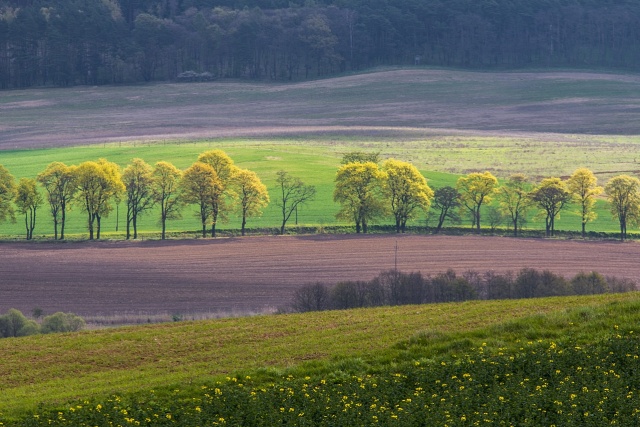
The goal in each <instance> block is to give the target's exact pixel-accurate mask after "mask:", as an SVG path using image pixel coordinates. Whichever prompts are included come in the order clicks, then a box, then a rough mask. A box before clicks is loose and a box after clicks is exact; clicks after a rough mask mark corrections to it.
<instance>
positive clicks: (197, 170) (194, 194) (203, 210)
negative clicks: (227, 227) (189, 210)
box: [180, 162, 222, 237]
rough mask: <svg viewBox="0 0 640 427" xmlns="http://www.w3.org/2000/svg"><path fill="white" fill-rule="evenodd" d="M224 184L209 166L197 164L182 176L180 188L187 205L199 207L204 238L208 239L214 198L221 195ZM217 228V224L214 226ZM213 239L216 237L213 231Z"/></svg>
mask: <svg viewBox="0 0 640 427" xmlns="http://www.w3.org/2000/svg"><path fill="white" fill-rule="evenodd" d="M221 187H222V184H221V182H220V178H218V174H216V171H215V170H214V169H213V168H212V167H211V166H210V165H207V164H204V163H202V162H196V163H194V164H193V165H191V166H190V167H189V168H187V170H185V171H184V174H183V175H182V180H181V181H180V188H181V192H182V199H183V200H184V202H185V203H188V204H195V205H197V206H198V214H197V215H198V218H199V219H200V223H201V224H202V237H207V223H208V222H209V221H210V218H211V212H212V207H211V206H212V201H211V200H212V198H213V197H215V195H216V194H220V189H221ZM214 227H215V224H214ZM212 237H215V234H214V232H213V231H212Z"/></svg>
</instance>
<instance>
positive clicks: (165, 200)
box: [151, 161, 182, 240]
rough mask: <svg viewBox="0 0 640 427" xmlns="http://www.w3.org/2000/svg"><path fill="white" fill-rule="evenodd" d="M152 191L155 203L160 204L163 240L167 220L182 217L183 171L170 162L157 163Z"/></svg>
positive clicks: (153, 175) (153, 173)
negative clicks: (181, 187)
mask: <svg viewBox="0 0 640 427" xmlns="http://www.w3.org/2000/svg"><path fill="white" fill-rule="evenodd" d="M152 178H153V180H152V183H151V191H152V197H153V200H154V201H155V203H157V204H159V205H160V225H161V226H162V240H164V239H165V238H166V231H167V220H168V219H175V218H179V217H180V203H179V202H180V198H179V193H180V180H181V179H182V171H180V169H178V168H177V167H175V166H174V165H172V164H171V163H169V162H164V161H162V162H158V163H156V165H155V167H154V169H153V172H152Z"/></svg>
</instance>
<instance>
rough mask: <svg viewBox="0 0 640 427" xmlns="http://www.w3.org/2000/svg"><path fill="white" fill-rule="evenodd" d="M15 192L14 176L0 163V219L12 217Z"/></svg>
mask: <svg viewBox="0 0 640 427" xmlns="http://www.w3.org/2000/svg"><path fill="white" fill-rule="evenodd" d="M15 192H16V183H15V178H14V177H13V175H11V174H10V173H9V171H8V170H7V168H5V167H4V166H2V165H0V221H6V220H7V219H12V220H13V219H14V215H15V213H14V211H13V198H14V197H15Z"/></svg>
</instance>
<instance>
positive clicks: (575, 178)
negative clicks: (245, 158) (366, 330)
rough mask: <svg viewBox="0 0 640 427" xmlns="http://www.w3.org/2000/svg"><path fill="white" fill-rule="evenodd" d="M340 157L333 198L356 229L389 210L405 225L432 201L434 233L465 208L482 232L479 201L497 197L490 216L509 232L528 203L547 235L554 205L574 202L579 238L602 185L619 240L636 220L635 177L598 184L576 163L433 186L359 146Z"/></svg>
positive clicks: (639, 197)
mask: <svg viewBox="0 0 640 427" xmlns="http://www.w3.org/2000/svg"><path fill="white" fill-rule="evenodd" d="M343 163H346V164H344V165H343V166H342V167H340V168H339V169H338V172H337V174H336V187H335V191H334V201H336V202H338V203H340V204H341V209H340V211H339V212H338V214H337V217H338V218H341V219H346V220H352V221H353V222H354V223H355V226H356V232H358V233H360V232H361V231H362V232H363V233H366V232H367V223H368V222H369V221H371V220H373V219H376V218H381V217H384V216H389V215H390V216H392V217H393V218H394V220H395V225H396V231H397V232H404V230H405V227H406V223H407V220H409V219H412V218H416V217H419V216H420V215H425V214H428V213H429V209H430V207H431V205H433V210H434V211H435V212H436V216H437V226H436V233H437V232H439V231H440V229H441V228H442V226H443V224H444V222H445V221H446V220H447V219H448V220H450V221H453V222H458V221H459V220H460V215H461V214H468V215H469V217H470V218H471V223H472V227H473V228H475V229H476V230H477V231H478V232H480V230H481V219H482V216H481V213H482V212H483V207H485V206H487V205H489V203H491V202H492V201H493V199H494V198H495V199H497V201H498V202H499V208H498V209H497V210H496V211H490V215H491V216H492V217H495V215H496V214H497V215H499V216H500V219H501V218H502V217H506V218H507V219H508V220H509V222H510V224H511V226H512V227H513V234H514V236H517V235H518V233H519V231H520V230H521V229H522V227H523V225H524V224H525V223H526V221H527V215H528V214H529V212H530V211H531V210H532V209H537V216H538V217H541V218H544V220H545V231H546V235H547V236H553V235H554V233H555V221H556V219H558V218H559V217H560V212H561V211H562V210H564V209H566V207H567V206H569V205H574V206H577V208H578V209H577V210H578V213H579V215H580V218H581V224H582V230H581V231H582V235H583V237H584V236H585V235H586V226H587V224H588V223H589V222H591V221H593V220H595V219H596V216H597V215H596V213H595V204H596V200H597V198H598V197H599V196H600V195H601V194H602V193H603V192H605V193H606V196H607V199H608V201H609V207H610V211H611V214H612V215H613V216H614V218H616V219H617V220H618V222H619V224H620V238H621V239H622V240H624V239H626V237H627V226H628V225H629V224H636V225H637V224H638V222H639V221H640V180H638V178H635V177H632V176H628V175H620V176H616V177H613V178H611V179H610V180H609V182H608V183H607V185H606V186H605V188H604V189H603V188H602V187H599V186H598V185H597V178H596V176H595V175H594V173H593V172H592V171H590V170H589V169H587V168H579V169H577V170H576V171H575V172H574V173H573V174H572V175H571V176H570V177H569V178H568V179H566V180H562V179H560V178H557V177H551V178H545V179H543V180H542V181H541V182H540V183H538V184H537V185H535V184H533V183H532V182H530V181H529V180H528V179H527V177H526V176H525V175H523V174H515V175H512V176H510V177H509V178H508V179H507V180H506V181H505V182H504V184H503V185H502V186H500V185H499V183H498V179H497V178H496V177H495V176H493V174H491V173H490V172H484V173H479V172H474V173H470V174H468V175H466V176H463V177H460V178H459V179H458V181H457V183H456V186H455V187H451V186H445V187H441V188H438V189H436V190H435V191H432V190H431V189H430V188H429V186H428V185H427V182H426V180H425V179H424V177H423V176H422V175H421V174H420V172H419V171H418V170H417V169H416V168H415V167H414V166H413V165H411V164H410V163H406V162H401V161H398V160H393V159H390V160H387V161H385V162H384V163H383V164H382V167H379V166H378V158H377V155H373V156H371V155H366V154H363V153H351V154H350V155H349V156H348V157H347V156H345V158H344V159H343ZM494 209H495V208H494ZM492 219H493V218H492ZM494 220H495V219H494Z"/></svg>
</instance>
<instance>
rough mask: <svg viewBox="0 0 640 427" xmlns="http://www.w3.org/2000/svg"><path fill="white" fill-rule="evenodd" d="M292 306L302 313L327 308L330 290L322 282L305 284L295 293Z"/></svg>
mask: <svg viewBox="0 0 640 427" xmlns="http://www.w3.org/2000/svg"><path fill="white" fill-rule="evenodd" d="M292 307H293V309H294V310H295V311H298V312H300V313H304V312H307V311H322V310H327V309H329V290H328V289H327V287H326V286H325V285H324V284H322V283H314V284H312V285H306V286H303V287H301V288H300V289H298V290H296V292H295V293H294V295H293V304H292Z"/></svg>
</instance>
